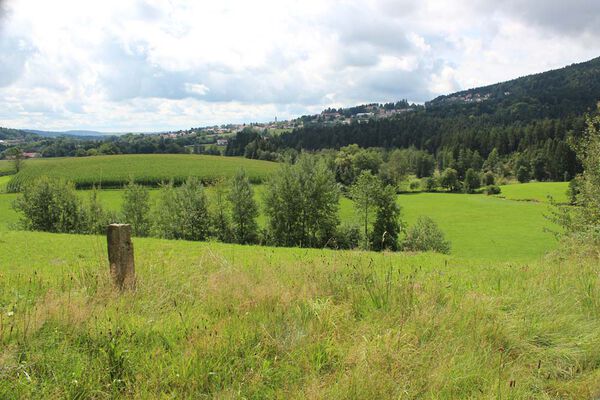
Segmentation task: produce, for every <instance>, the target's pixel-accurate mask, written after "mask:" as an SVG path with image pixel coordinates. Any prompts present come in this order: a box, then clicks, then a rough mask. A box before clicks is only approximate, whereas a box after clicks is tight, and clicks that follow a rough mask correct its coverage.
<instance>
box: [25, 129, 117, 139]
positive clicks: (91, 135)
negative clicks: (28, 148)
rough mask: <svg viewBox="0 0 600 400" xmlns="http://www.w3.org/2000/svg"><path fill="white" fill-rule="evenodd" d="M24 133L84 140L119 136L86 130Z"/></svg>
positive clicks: (33, 130) (32, 130) (30, 130)
mask: <svg viewBox="0 0 600 400" xmlns="http://www.w3.org/2000/svg"><path fill="white" fill-rule="evenodd" d="M24 131H25V132H30V133H35V134H36V135H40V136H44V137H50V138H55V137H64V136H66V137H85V138H90V139H91V138H105V137H108V136H115V135H120V134H121V133H106V132H98V131H86V130H69V131H42V130H35V129H24Z"/></svg>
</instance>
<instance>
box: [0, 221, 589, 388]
mask: <svg viewBox="0 0 600 400" xmlns="http://www.w3.org/2000/svg"><path fill="white" fill-rule="evenodd" d="M134 246H135V256H136V270H137V274H138V286H137V290H135V291H131V292H125V293H123V294H120V295H119V294H118V293H117V292H116V291H115V290H113V288H112V286H111V285H110V283H109V281H108V266H107V261H106V256H105V254H106V249H105V239H104V238H103V237H95V236H74V235H58V234H46V233H33V232H0V265H2V273H1V274H0V321H1V322H0V398H2V399H23V398H40V399H54V398H77V399H84V398H97V399H104V398H106V399H108V398H133V399H145V398H256V399H258V398H289V399H305V398H311V399H334V398H335V399H338V398H340V399H343V398H346V399H376V398H399V399H466V398H470V399H525V398H526V399H559V398H560V399H593V398H597V397H598V396H599V395H600V368H599V366H600V282H599V278H598V277H599V276H600V263H598V262H597V259H594V260H593V259H586V258H583V257H573V258H564V257H563V258H550V257H548V258H546V259H541V260H539V261H536V262H528V263H526V264H525V263H502V262H482V261H475V260H471V261H466V260H464V259H462V258H460V259H457V258H455V257H451V256H441V255H435V254H416V255H411V254H389V253H386V254H374V253H364V252H356V251H354V252H342V251H328V250H307V249H283V248H261V247H251V246H236V245H224V244H218V243H192V242H182V241H163V240H157V239H135V240H134Z"/></svg>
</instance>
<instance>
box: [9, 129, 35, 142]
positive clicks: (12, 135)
mask: <svg viewBox="0 0 600 400" xmlns="http://www.w3.org/2000/svg"><path fill="white" fill-rule="evenodd" d="M35 136H37V135H36V134H34V133H33V132H27V131H23V130H20V129H11V128H2V127H0V140H23V139H27V138H31V137H35Z"/></svg>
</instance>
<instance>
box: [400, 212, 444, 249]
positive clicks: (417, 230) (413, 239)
mask: <svg viewBox="0 0 600 400" xmlns="http://www.w3.org/2000/svg"><path fill="white" fill-rule="evenodd" d="M403 247H404V250H407V251H435V252H438V253H444V254H449V253H450V242H449V241H447V240H446V239H445V238H444V233H443V232H442V231H441V230H440V228H439V227H438V226H437V224H436V223H435V222H434V221H433V220H432V219H431V218H429V217H424V216H421V217H419V218H418V219H417V221H416V222H415V224H414V225H413V226H411V227H410V228H409V229H408V232H407V234H406V239H405V240H404V246H403Z"/></svg>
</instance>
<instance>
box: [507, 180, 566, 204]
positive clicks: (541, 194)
mask: <svg viewBox="0 0 600 400" xmlns="http://www.w3.org/2000/svg"><path fill="white" fill-rule="evenodd" d="M568 188H569V183H568V182H532V183H520V184H513V185H503V186H500V189H501V190H502V192H501V194H500V195H499V197H504V198H506V199H510V200H524V201H539V202H548V196H551V197H552V199H553V200H554V201H556V202H558V203H566V202H567V201H568V199H567V189H568Z"/></svg>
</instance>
